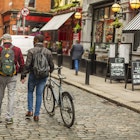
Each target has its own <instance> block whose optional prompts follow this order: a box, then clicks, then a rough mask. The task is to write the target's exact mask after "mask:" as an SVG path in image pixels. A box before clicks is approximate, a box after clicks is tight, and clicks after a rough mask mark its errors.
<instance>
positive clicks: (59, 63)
mask: <svg viewBox="0 0 140 140" xmlns="http://www.w3.org/2000/svg"><path fill="white" fill-rule="evenodd" d="M57 61H58V62H57V64H58V67H61V66H62V61H63V55H62V54H57ZM58 74H61V70H60V69H59V70H58Z"/></svg>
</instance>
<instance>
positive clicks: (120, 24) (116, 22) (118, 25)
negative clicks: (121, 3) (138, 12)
mask: <svg viewBox="0 0 140 140" xmlns="http://www.w3.org/2000/svg"><path fill="white" fill-rule="evenodd" d="M111 25H112V26H114V27H115V28H120V27H122V26H123V23H121V22H120V21H119V19H118V18H116V19H115V21H114V22H112V23H111Z"/></svg>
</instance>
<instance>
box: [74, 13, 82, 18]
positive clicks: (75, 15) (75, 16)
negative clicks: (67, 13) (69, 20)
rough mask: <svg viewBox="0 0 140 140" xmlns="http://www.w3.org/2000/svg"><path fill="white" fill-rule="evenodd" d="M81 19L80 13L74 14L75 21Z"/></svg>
mask: <svg viewBox="0 0 140 140" xmlns="http://www.w3.org/2000/svg"><path fill="white" fill-rule="evenodd" d="M81 17H82V14H81V12H76V13H75V14H74V18H75V19H81Z"/></svg>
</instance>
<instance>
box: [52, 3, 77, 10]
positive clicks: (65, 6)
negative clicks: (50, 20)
mask: <svg viewBox="0 0 140 140" xmlns="http://www.w3.org/2000/svg"><path fill="white" fill-rule="evenodd" d="M75 6H76V4H75V3H71V4H66V5H64V6H60V7H55V8H54V9H52V10H51V12H58V11H63V10H67V9H70V8H71V7H75Z"/></svg>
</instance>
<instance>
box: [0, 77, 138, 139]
mask: <svg viewBox="0 0 140 140" xmlns="http://www.w3.org/2000/svg"><path fill="white" fill-rule="evenodd" d="M26 86H27V83H25V84H21V83H20V82H19V77H18V83H17V92H16V101H15V117H14V124H12V125H6V124H5V122H4V115H5V109H6V103H7V96H6V94H5V98H4V101H3V109H2V118H3V122H2V123H1V124H0V127H1V128H0V140H139V139H140V114H138V113H136V112H133V111H131V110H129V109H126V108H123V107H121V106H117V105H115V104H112V103H110V102H108V101H107V100H104V99H102V98H99V97H97V96H95V95H93V94H90V93H87V92H86V91H83V90H81V89H78V88H75V87H73V86H70V85H66V84H64V88H65V89H67V90H69V91H70V92H71V93H72V94H73V96H74V104H75V111H76V120H75V124H74V126H72V127H71V128H70V129H68V128H66V127H64V126H63V122H62V119H61V116H60V112H59V108H57V109H56V114H55V116H54V117H52V118H51V117H49V116H48V115H47V114H46V112H45V110H44V107H43V105H42V108H41V114H40V120H39V122H38V123H36V122H34V121H33V120H32V119H31V120H25V117H24V116H25V113H26V111H27V110H26V109H27V108H26V106H27V97H26V96H27V93H26V92H27V88H26Z"/></svg>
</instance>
